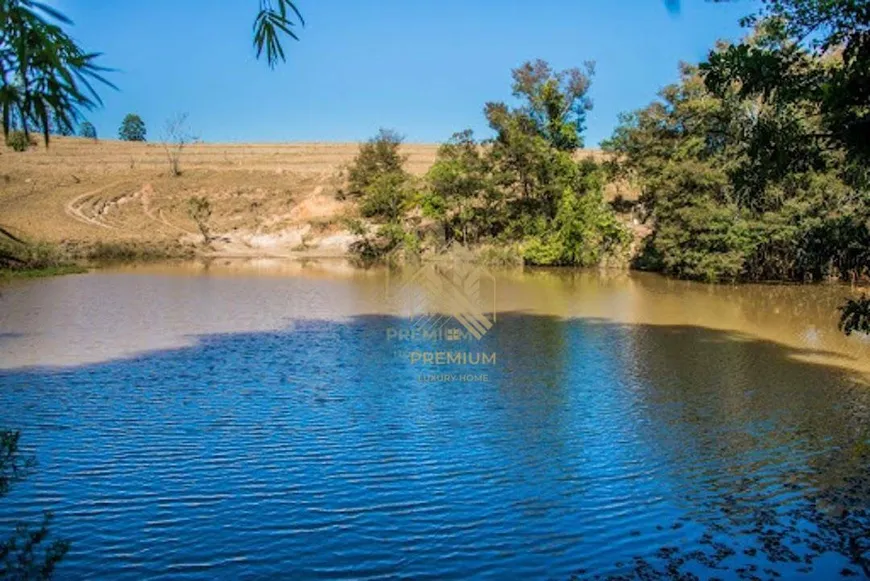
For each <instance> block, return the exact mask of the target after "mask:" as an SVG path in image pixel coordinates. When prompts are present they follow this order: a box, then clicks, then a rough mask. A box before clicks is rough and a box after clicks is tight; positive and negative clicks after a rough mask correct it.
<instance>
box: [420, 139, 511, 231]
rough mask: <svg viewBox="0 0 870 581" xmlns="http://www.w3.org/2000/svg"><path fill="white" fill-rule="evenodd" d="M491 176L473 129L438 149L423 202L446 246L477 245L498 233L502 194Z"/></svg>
mask: <svg viewBox="0 0 870 581" xmlns="http://www.w3.org/2000/svg"><path fill="white" fill-rule="evenodd" d="M491 173H492V172H491V167H490V163H489V160H488V159H487V157H486V156H485V155H484V153H483V152H482V151H481V147H480V146H479V145H478V144H477V142H476V141H475V140H474V134H473V132H472V131H471V130H465V131H462V132H460V133H456V134H454V135H453V137H451V138H450V140H449V141H448V142H447V143H445V144H444V145H442V146H441V148H440V149H439V151H438V157H437V159H436V161H435V164H434V165H433V166H432V167H431V168H430V169H429V173H428V175H427V181H428V186H429V187H428V188H427V189H426V191H425V192H424V193H423V196H422V198H421V200H420V203H421V206H422V210H423V214H424V216H426V217H428V218H431V219H434V220H435V221H436V222H437V223H438V224H439V226H440V228H441V230H442V234H443V239H444V242H445V243H450V242H451V241H452V240H458V241H460V242H461V243H463V244H471V243H475V242H477V241H479V240H480V239H481V238H484V237H486V236H487V235H491V234H492V233H493V232H494V231H495V230H496V226H495V224H494V220H495V219H496V216H497V215H498V206H499V199H498V198H499V193H498V192H496V191H495V189H494V184H493V182H492V177H491Z"/></svg>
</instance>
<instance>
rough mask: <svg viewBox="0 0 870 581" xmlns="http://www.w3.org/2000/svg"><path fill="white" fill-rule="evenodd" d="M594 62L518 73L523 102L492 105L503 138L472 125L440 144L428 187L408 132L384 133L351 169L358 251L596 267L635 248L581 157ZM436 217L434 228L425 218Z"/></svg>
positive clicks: (533, 66) (489, 112)
mask: <svg viewBox="0 0 870 581" xmlns="http://www.w3.org/2000/svg"><path fill="white" fill-rule="evenodd" d="M591 73H592V65H591V64H588V65H587V66H586V68H585V70H581V69H569V70H567V71H562V72H555V71H553V70H552V69H551V68H550V66H549V65H548V64H547V63H545V62H543V61H534V62H529V63H526V64H525V65H523V66H522V67H520V68H518V69H516V70H515V71H514V72H513V78H514V95H515V96H516V97H518V98H520V99H522V103H521V105H520V106H519V107H516V108H513V109H512V108H509V107H508V106H507V105H505V104H503V103H489V104H487V105H486V108H485V114H486V116H487V119H488V120H489V123H490V125H491V126H492V128H493V129H494V130H495V132H496V136H495V137H494V138H493V139H491V140H488V141H484V142H478V141H477V140H476V139H475V138H474V134H473V133H472V132H471V131H470V130H466V131H462V132H459V133H456V134H454V135H453V136H452V137H451V139H450V140H449V141H448V142H447V143H445V144H444V145H442V146H441V148H440V149H439V151H438V156H437V158H436V161H435V163H434V164H433V166H432V167H431V168H430V170H429V172H428V173H427V174H426V177H425V180H423V183H422V184H419V185H418V184H417V183H416V182H415V180H414V179H412V178H411V177H410V176H409V175H408V174H407V173H406V172H405V170H404V169H403V163H404V161H405V158H404V157H403V156H402V155H401V153H400V146H401V138H400V137H399V136H398V135H396V134H395V133H394V132H389V131H383V130H382V131H381V132H380V133H379V135H378V136H377V137H375V138H374V139H372V140H371V141H369V142H368V143H366V144H364V145H363V146H362V147H361V149H360V153H359V155H358V156H357V158H356V160H355V161H354V164H353V166H352V167H351V168H350V175H349V193H350V194H351V195H353V196H355V197H356V198H357V199H358V200H359V208H360V213H361V214H362V216H363V217H364V218H370V219H373V220H375V221H376V222H379V223H380V224H381V226H380V227H379V228H378V229H377V230H376V231H375V233H374V234H371V233H369V232H368V231H365V232H362V231H361V232H359V233H358V234H357V235H358V236H360V237H361V238H360V242H359V244H358V245H356V246H355V247H354V249H355V250H356V251H357V253H358V254H361V255H364V256H366V257H369V258H372V257H374V258H376V257H378V256H380V255H384V254H387V253H391V252H394V251H395V250H396V249H397V248H402V249H405V250H407V249H411V248H417V247H424V246H425V245H427V244H429V243H430V240H429V238H428V237H427V236H421V235H420V232H421V231H422V232H426V231H427V229H428V232H429V233H431V232H432V229H433V227H434V230H436V231H437V235H436V241H434V242H433V244H435V245H441V246H447V245H449V244H451V243H453V242H458V243H460V244H462V245H466V246H470V245H475V246H484V247H486V248H489V249H490V250H489V252H490V253H492V252H493V251H492V248H493V247H495V246H502V247H510V248H512V249H513V250H511V252H509V253H508V254H509V255H510V260H511V261H512V260H513V259H514V257H516V256H517V250H516V249H521V250H520V251H519V252H521V254H522V256H523V258H524V259H525V260H526V261H527V262H529V263H531V264H560V265H576V266H591V265H595V264H599V263H601V262H602V261H603V260H604V259H605V258H607V257H608V256H611V255H613V254H619V253H621V252H622V250H623V249H624V248H625V247H626V246H627V244H628V239H629V236H628V233H627V231H626V229H625V227H624V226H623V225H622V224H621V223H620V222H619V221H618V220H617V219H616V217H615V215H614V213H613V211H612V209H611V208H610V206H608V205H607V204H606V203H605V202H604V199H603V177H602V176H603V174H602V171H601V168H599V167H598V166H596V165H595V164H594V163H592V162H589V161H583V162H578V161H577V160H575V159H574V152H575V150H576V148H577V147H579V146H580V145H581V144H582V142H583V140H582V130H583V123H584V120H585V113H586V111H588V109H589V108H590V107H591V102H590V100H589V98H588V96H587V93H588V90H589V83H590V75H591ZM426 220H428V221H429V222H428V224H427V223H426V222H425V221H426Z"/></svg>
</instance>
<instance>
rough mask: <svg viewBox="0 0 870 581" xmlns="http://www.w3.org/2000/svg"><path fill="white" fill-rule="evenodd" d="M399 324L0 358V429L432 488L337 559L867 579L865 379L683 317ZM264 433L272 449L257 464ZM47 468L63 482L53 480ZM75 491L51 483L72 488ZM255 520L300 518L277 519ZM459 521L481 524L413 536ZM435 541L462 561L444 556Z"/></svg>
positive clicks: (869, 393)
mask: <svg viewBox="0 0 870 581" xmlns="http://www.w3.org/2000/svg"><path fill="white" fill-rule="evenodd" d="M410 328H411V322H409V321H408V320H406V319H401V318H396V317H390V316H384V315H363V316H357V317H353V318H352V319H350V320H348V321H343V322H337V321H300V322H297V323H295V324H293V325H291V326H290V327H288V328H287V329H285V330H282V331H276V332H266V333H247V334H232V335H214V336H205V337H200V338H198V343H197V345H195V346H193V347H187V348H182V349H174V350H169V351H163V352H158V353H152V354H146V355H142V356H138V357H135V358H131V359H125V360H117V361H111V362H106V363H102V364H98V365H86V366H80V367H75V368H65V369H35V370H25V371H12V372H10V371H2V372H0V425H9V426H14V427H17V428H20V429H22V430H23V432H24V433H25V434H28V435H32V441H34V442H35V445H36V448H37V450H39V449H40V446H41V445H46V446H47V445H51V446H54V447H55V448H57V447H58V446H60V447H61V449H63V445H64V444H63V442H61V441H60V439H63V438H69V441H68V442H67V444H68V445H70V446H74V445H79V444H78V442H86V445H87V446H90V447H92V448H93V450H92V453H93V454H95V455H101V454H106V453H110V451H111V450H112V449H114V448H113V447H114V446H122V447H123V446H129V447H130V449H131V450H135V452H136V454H139V455H140V456H141V457H142V460H141V461H142V462H145V463H147V462H148V460H147V458H148V456H149V454H148V452H149V446H151V447H158V448H159V447H160V446H163V445H164V443H167V442H168V443H172V445H176V444H178V443H184V445H186V446H194V447H202V449H203V450H205V449H208V446H218V447H220V445H228V446H230V447H229V448H228V449H229V450H230V452H229V454H230V455H231V456H232V454H239V458H242V457H243V458H244V459H245V462H248V463H250V464H253V465H257V464H258V463H259V462H262V463H263V466H264V467H265V468H263V469H264V470H266V469H268V470H274V467H275V466H279V467H281V468H282V469H283V470H284V473H294V474H295V473H296V472H294V471H295V470H297V469H298V466H299V465H303V464H304V465H305V466H306V470H307V472H305V473H304V474H305V476H304V478H302V477H301V476H297V477H296V478H300V480H299V481H298V482H297V481H292V482H289V483H283V484H284V485H285V488H286V485H287V484H289V485H292V486H291V488H290V490H296V488H300V489H301V490H303V491H307V492H306V495H307V496H302V497H300V501H299V502H300V504H301V505H306V506H307V504H306V503H313V504H314V505H316V506H317V508H318V509H319V510H322V511H329V510H338V509H339V507H340V506H344V504H343V503H346V502H347V501H346V498H347V497H346V496H345V494H346V493H347V491H346V490H344V489H343V488H336V487H339V485H340V483H341V482H343V481H342V479H347V480H348V482H352V483H353V484H352V486H351V485H348V486H351V488H350V489H349V490H353V491H354V492H353V494H355V495H358V496H359V497H360V498H363V499H368V500H367V502H369V504H366V506H371V507H375V506H377V507H384V506H391V504H390V503H387V502H381V501H382V500H383V499H382V498H381V496H380V495H385V496H389V495H390V494H397V493H394V492H390V493H389V494H388V493H387V492H384V490H385V489H384V488H383V487H384V486H385V485H384V484H383V482H384V479H385V478H387V477H390V478H395V479H396V481H397V482H405V481H407V482H408V483H409V484H408V486H409V487H411V488H408V490H414V491H415V492H409V493H408V494H409V495H410V496H409V497H408V498H404V497H403V501H402V502H405V503H412V504H413V503H419V504H421V505H422V504H425V503H432V502H433V500H432V499H433V498H434V499H441V500H440V501H438V502H439V503H440V504H438V509H439V510H441V511H442V512H443V514H441V513H439V514H441V516H440V517H439V519H441V520H438V519H436V520H434V521H425V520H422V517H421V520H420V521H419V522H418V521H417V520H415V519H414V518H411V517H408V516H407V515H405V513H402V512H400V511H399V509H396V510H397V512H395V513H393V512H390V510H391V509H385V508H378V509H374V508H370V509H366V510H364V511H363V515H364V516H365V518H359V519H358V520H357V521H353V522H354V523H356V524H349V525H347V526H348V528H347V529H342V530H344V531H345V532H344V533H341V534H340V535H339V536H341V535H342V534H343V535H347V538H348V541H347V543H349V544H352V543H353V542H357V543H358V546H356V547H354V552H352V553H349V555H356V556H355V557H351V556H347V559H348V560H349V561H353V559H356V565H357V566H359V567H363V566H364V565H366V563H367V562H368V561H371V562H372V563H374V562H375V561H377V564H378V567H380V568H378V569H377V571H378V572H379V574H383V575H399V574H407V575H410V576H419V575H423V574H426V573H429V574H432V573H439V572H440V573H441V575H439V576H440V577H442V578H463V577H468V576H469V575H471V574H473V572H475V571H477V572H480V571H490V572H496V573H499V572H500V573H502V574H503V575H501V576H502V577H506V576H512V575H521V576H523V577H525V578H533V577H554V576H555V577H561V578H567V577H571V576H572V575H573V576H574V577H575V578H578V579H579V578H614V579H636V578H639V579H658V578H674V579H686V578H693V577H691V575H697V576H698V577H699V578H713V577H722V578H740V579H755V578H773V577H776V576H777V575H783V576H785V577H791V576H797V575H808V574H814V575H822V576H824V577H825V578H832V577H837V576H841V577H848V576H850V575H853V574H854V575H870V570H868V568H867V558H868V550H870V517H868V512H867V507H868V501H870V452H868V450H870V446H868V431H867V426H868V420H870V389H868V387H867V386H866V385H865V384H864V378H863V377H862V376H861V375H860V374H858V373H857V372H850V371H848V370H845V369H842V368H838V367H833V366H827V365H821V364H816V363H808V362H805V361H801V360H799V359H797V358H798V357H801V356H806V355H819V354H820V353H819V352H816V351H810V350H801V349H793V348H789V347H785V346H783V345H780V344H776V343H772V342H768V341H762V340H758V339H754V338H751V337H747V336H744V335H740V334H735V333H729V332H723V331H717V330H712V329H707V328H701V327H690V326H654V325H629V324H615V323H612V322H609V321H606V320H599V319H596V320H590V319H571V320H564V319H560V318H557V317H549V316H539V315H531V314H528V313H507V314H500V315H499V318H498V323H497V325H496V326H495V328H494V329H493V330H492V331H491V332H490V333H488V334H487V335H486V336H484V337H483V339H482V340H480V341H476V340H471V339H468V338H464V339H461V340H458V341H444V340H440V341H421V340H417V341H407V340H397V339H396V335H397V333H396V332H397V331H402V330H408V329H410ZM0 338H2V336H0ZM438 352H451V353H454V352H458V353H487V354H495V363H493V364H477V365H474V364H468V363H466V364H461V363H456V362H453V363H445V364H439V363H436V362H435V361H434V356H433V359H432V360H429V361H426V360H425V359H424V355H425V354H426V353H436V354H437V353H438ZM828 355H831V354H828ZM64 430H68V431H71V432H74V433H73V434H71V435H68V436H67V435H63V434H64V433H65V432H64ZM142 434H148V438H143V437H142ZM72 438H75V439H76V440H75V441H73V440H72ZM264 442H268V443H270V447H266V446H265V444H264ZM275 442H280V443H281V447H280V450H281V454H283V455H277V456H275V457H272V458H271V459H269V462H266V460H267V456H268V455H267V454H266V453H265V452H263V450H266V449H268V450H275V449H276V448H275V447H274V444H275ZM230 444H231V445H230ZM166 445H168V444H166ZM178 445H180V444H178ZM321 448H322V449H323V450H325V451H324V452H323V454H324V455H323V457H322V458H321V457H319V456H317V454H319V453H320V452H319V450H320V449H321ZM243 452H244V453H243ZM270 453H272V454H273V456H274V455H275V454H276V453H275V452H274V451H273V452H270ZM312 458H313V460H311V459H312ZM309 460H311V461H312V462H313V463H311V464H310V465H309V464H307V462H308V461H309ZM314 460H316V462H315V461H314ZM191 462H193V465H194V466H195V467H196V466H199V468H200V469H203V467H205V468H207V467H208V466H207V465H205V464H203V465H202V466H200V465H199V464H197V463H196V461H193V460H191ZM406 464H407V466H406ZM356 466H379V467H380V468H379V470H380V472H378V471H374V472H371V473H370V472H368V471H366V470H364V469H363V468H355V467H356ZM448 467H449V469H448ZM73 468H74V466H73V467H71V468H70V470H72V469H73ZM354 470H360V471H362V472H361V473H360V474H356V473H354ZM427 471H429V472H431V473H432V474H434V475H435V476H437V478H435V476H433V480H432V482H429V481H427V480H426V479H425V478H424V477H423V476H421V475H420V473H422V474H423V475H424V476H425V475H428V474H429V472H427ZM201 474H208V470H205V472H202V473H201ZM46 478H48V477H46ZM51 478H52V479H54V480H52V481H51V482H52V483H53V484H51V487H53V488H51V489H52V490H53V491H54V492H55V494H57V495H58V496H59V497H63V496H64V494H67V493H66V492H65V491H66V488H65V487H66V486H67V485H68V483H67V481H66V480H65V479H64V478H63V474H62V473H58V474H54V473H52V474H51ZM201 478H206V476H201ZM276 478H277V477H276ZM439 479H440V480H439ZM436 481H437V482H438V483H439V484H438V485H437V486H436V485H435V484H433V483H434V482H436ZM209 482H210V480H209ZM282 482H283V481H282ZM427 483H428V484H427ZM193 484H196V481H193ZM412 484H413V486H412ZM42 485H43V486H49V485H48V484H46V483H43V484H42ZM309 489H310V490H309ZM76 490H78V491H79V492H75V493H68V494H70V495H74V494H87V493H86V492H81V489H78V488H77V489H76ZM170 490H174V489H170ZM300 494H301V493H300ZM348 494H349V493H348ZM418 494H419V496H417V495H418ZM469 494H471V495H473V496H472V497H471V498H469V497H468V495H469ZM650 499H653V500H650ZM85 500H88V499H87V498H72V499H70V502H79V501H85ZM390 500H393V499H392V497H390ZM629 501H630V502H631V503H634V505H633V506H635V508H634V509H626V507H625V506H624V503H626V502H629ZM360 502H362V501H360ZM620 503H622V504H620ZM502 505H503V506H504V507H505V512H501V511H500V510H499V507H500V506H502ZM616 505H619V506H620V508H619V509H618V510H617V509H615V508H613V507H614V506H616ZM294 506H295V505H294ZM396 506H404V505H402V504H401V503H399V502H396ZM508 509H510V510H508ZM294 510H295V509H294ZM378 511H381V512H383V511H387V513H386V514H380V513H379V512H378ZM291 512H292V511H291ZM294 514H295V513H294ZM493 515H495V516H493ZM238 518H242V517H238ZM251 518H252V519H253V520H254V521H256V522H259V521H260V520H263V521H268V522H264V526H265V525H268V526H273V527H289V528H290V529H291V530H292V528H293V524H294V523H293V520H292V518H291V516H290V514H288V515H284V516H282V515H280V514H279V515H278V516H275V515H273V514H272V513H269V514H253V513H252V515H251ZM258 519H259V520H258ZM269 519H273V520H269ZM367 519H370V520H371V522H369V520H367ZM379 519H380V520H379ZM475 519H476V520H475ZM466 520H468V521H469V522H474V523H477V524H475V525H474V526H473V527H471V528H470V529H467V530H466V532H465V533H463V534H461V535H459V536H457V537H450V538H449V540H446V541H445V540H444V539H441V540H439V541H438V542H434V541H433V542H432V543H429V542H428V541H427V540H426V538H427V532H433V531H435V530H441V528H439V527H444V526H452V525H456V526H458V525H459V523H465V522H466ZM382 521H383V522H382ZM63 522H64V518H63V513H62V511H58V515H57V523H58V526H63ZM397 523H400V524H401V526H398V525H397ZM409 523H410V524H409ZM421 523H423V524H421ZM426 523H428V524H426ZM417 525H419V526H420V527H421V528H420V529H414V531H413V533H412V532H408V533H407V535H408V536H403V535H405V533H403V532H402V531H403V530H404V529H403V528H402V527H403V526H404V527H411V528H413V526H417ZM593 525H594V526H593ZM71 526H72V525H71ZM119 526H120V525H119ZM385 526H388V528H383V527H385ZM463 526H466V525H463ZM379 527H380V528H379ZM389 527H397V528H389ZM386 530H390V531H393V532H391V533H389V534H391V535H393V536H394V537H395V538H392V539H384V538H381V539H380V541H379V542H381V543H386V544H385V545H384V546H386V547H389V548H390V550H391V551H394V552H395V553H396V554H401V552H402V550H413V554H414V555H416V556H415V558H414V559H410V560H405V561H403V560H402V559H400V558H398V557H395V558H392V557H389V556H387V557H384V556H383V555H381V554H380V553H378V544H377V543H373V544H366V542H364V541H362V540H360V539H366V538H371V539H375V538H379V537H378V535H381V537H383V536H384V535H387V533H386V532H384V531H386ZM127 532H128V533H130V534H133V533H132V532H131V531H127ZM82 534H84V532H82ZM116 534H118V535H123V531H122V532H117V533H116ZM175 534H178V531H175ZM295 536H296V537H299V538H300V539H302V540H304V542H305V543H307V544H308V545H311V544H312V543H313V544H314V546H317V544H318V543H325V544H328V543H329V542H331V540H332V539H331V538H330V537H329V536H318V535H317V534H315V533H308V532H297V533H296V535H295ZM352 539H356V541H352ZM565 539H571V540H570V541H566V540H565ZM223 540H225V539H223ZM236 540H237V541H238V542H240V543H241V545H240V546H238V545H237V546H235V548H234V550H235V551H237V552H239V551H240V552H242V553H243V554H249V553H255V552H256V551H257V546H256V544H252V545H246V544H244V542H242V541H241V540H239V539H236ZM214 542H215V543H219V542H222V539H220V538H217V537H216V538H215V539H214ZM300 542H301V541H300ZM469 547H470V548H471V551H470V553H467V552H465V551H467V550H468V549H469ZM554 547H555V548H554ZM272 550H274V551H276V552H277V553H278V555H277V557H276V558H280V559H281V560H282V561H281V562H285V563H293V565H292V566H291V565H288V567H291V568H292V571H291V570H285V571H284V572H285V573H286V572H293V573H296V574H298V575H299V576H302V577H305V576H306V575H309V576H310V575H312V574H314V573H315V572H316V571H322V570H323V569H322V567H325V566H326V565H325V563H328V560H323V559H326V557H324V556H323V555H314V554H312V553H311V552H310V551H307V549H305V546H304V545H300V544H297V541H296V540H295V537H294V538H293V539H290V538H288V539H286V540H285V541H284V544H279V545H277V546H275V547H273V548H272ZM366 551H372V553H371V555H372V556H369V557H367V555H368V553H367V552H366ZM325 552H328V551H325ZM89 554H92V553H89ZM376 554H377V556H374V555H376ZM444 554H454V555H459V556H456V557H455V558H454V560H453V561H452V562H451V564H449V565H448V564H445V563H442V562H441V561H440V556H441V555H444ZM462 555H466V556H464V557H463V556H462ZM506 555H509V556H506ZM162 558H163V556H160V555H158V556H157V557H156V558H155V559H156V561H155V563H152V565H154V566H157V565H159V564H160V563H162V561H161V559H162ZM166 558H167V559H171V557H166ZM75 559H76V558H75V547H74V548H73V553H72V554H71V556H70V560H71V564H70V567H71V568H72V572H71V574H72V575H73V576H75V575H76V574H85V573H88V572H93V571H94V570H97V569H96V567H97V566H98V565H97V563H96V562H95V561H88V557H85V556H83V557H81V558H80V559H79V560H78V561H76V560H75ZM335 566H337V565H335ZM348 567H350V565H348ZM415 567H416V568H415ZM62 571H63V570H62V569H61V572H62ZM340 573H342V574H351V573H353V569H352V568H351V569H349V570H342V571H340ZM356 573H357V576H359V577H364V576H365V575H363V574H362V573H361V572H360V570H357V571H356ZM106 574H109V573H106Z"/></svg>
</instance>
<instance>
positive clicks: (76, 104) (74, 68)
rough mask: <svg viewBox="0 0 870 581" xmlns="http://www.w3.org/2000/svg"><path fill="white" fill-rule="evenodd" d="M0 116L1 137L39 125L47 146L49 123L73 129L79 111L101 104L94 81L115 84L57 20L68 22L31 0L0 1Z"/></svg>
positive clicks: (41, 4)
mask: <svg viewBox="0 0 870 581" xmlns="http://www.w3.org/2000/svg"><path fill="white" fill-rule="evenodd" d="M0 19H2V21H3V27H2V28H0V114H2V122H3V132H4V136H8V134H9V131H10V130H11V129H12V128H13V126H14V125H18V126H19V127H20V129H21V130H22V131H24V133H25V134H26V135H27V136H28V137H29V135H30V129H31V128H38V129H39V130H40V131H41V132H42V134H43V137H44V139H45V143H46V145H47V144H48V141H49V136H50V133H51V130H52V128H53V126H59V127H60V128H61V129H62V130H71V129H72V127H73V126H74V125H75V123H76V121H77V120H78V119H79V117H80V114H81V111H82V110H83V109H92V108H93V107H95V106H97V105H99V104H101V100H100V97H99V95H98V94H97V91H96V90H95V88H94V83H101V84H104V85H107V86H110V87H114V85H112V83H110V82H109V81H107V80H106V79H105V78H104V77H103V76H102V73H104V72H105V71H107V70H109V69H106V68H105V67H102V66H100V65H98V64H97V59H98V58H99V57H100V54H99V53H89V52H85V51H84V50H82V48H81V47H79V46H78V45H77V44H76V43H75V41H74V40H73V39H72V38H71V37H70V36H69V35H68V34H67V33H66V32H64V31H63V29H62V28H61V27H60V25H59V24H58V23H60V24H71V22H70V20H69V19H68V18H67V17H66V16H64V15H63V14H61V13H60V12H58V11H57V10H55V9H54V8H52V7H51V6H47V5H46V4H43V3H41V2H37V1H35V0H0Z"/></svg>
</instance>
